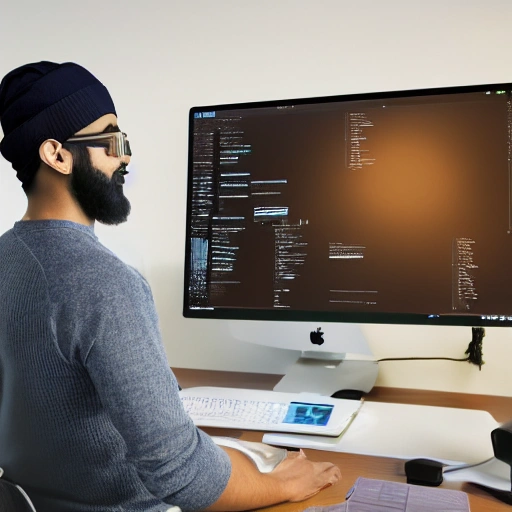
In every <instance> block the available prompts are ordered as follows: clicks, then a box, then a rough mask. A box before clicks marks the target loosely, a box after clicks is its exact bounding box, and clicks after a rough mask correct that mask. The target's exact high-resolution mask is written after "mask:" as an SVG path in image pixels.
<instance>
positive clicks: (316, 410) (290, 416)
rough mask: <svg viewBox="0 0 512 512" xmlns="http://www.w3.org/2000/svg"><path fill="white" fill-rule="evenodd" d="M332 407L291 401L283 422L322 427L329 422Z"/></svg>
mask: <svg viewBox="0 0 512 512" xmlns="http://www.w3.org/2000/svg"><path fill="white" fill-rule="evenodd" d="M333 407H334V406H333V405H322V404H306V403H302V402H292V403H291V404H290V407H289V408H288V411H287V413H286V417H285V418H284V420H283V423H292V424H294V425H319V426H322V427H323V426H325V425H327V423H328V422H329V418H330V417H331V413H332V409H333Z"/></svg>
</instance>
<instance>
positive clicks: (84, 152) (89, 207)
mask: <svg viewBox="0 0 512 512" xmlns="http://www.w3.org/2000/svg"><path fill="white" fill-rule="evenodd" d="M69 150H70V151H71V153H72V155H73V171H72V173H71V180H70V187H71V192H72V193H73V195H74V196H75V198H76V200H77V201H78V204H79V205H80V207H81V208H82V210H83V211H84V213H85V214H86V215H87V217H89V218H90V219H93V220H97V221H98V222H101V223H102V224H109V225H112V224H120V223H122V222H125V221H126V219H127V218H128V215H129V214H130V201H128V199H127V198H126V197H125V195H124V192H123V184H124V174H126V170H125V169H126V164H125V163H121V164H120V165H119V167H118V168H117V169H115V170H114V171H113V172H112V173H111V174H110V173H109V174H110V176H109V174H107V173H106V172H104V171H102V170H101V169H99V168H98V169H97V168H96V167H95V166H94V165H93V163H92V161H91V155H90V153H89V149H88V148H86V147H84V146H76V147H70V148H69Z"/></svg>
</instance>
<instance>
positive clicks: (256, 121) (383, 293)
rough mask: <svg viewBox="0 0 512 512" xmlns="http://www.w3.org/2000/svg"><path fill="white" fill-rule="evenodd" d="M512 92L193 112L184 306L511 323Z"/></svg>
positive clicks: (374, 319)
mask: <svg viewBox="0 0 512 512" xmlns="http://www.w3.org/2000/svg"><path fill="white" fill-rule="evenodd" d="M511 91H512V85H511V84H498V85H496V84H494V85H480V86H466V87H453V88H443V89H425V90H414V91H401V92H386V93H371V94H361V95H350V96H337V97H327V98H309V99H299V100H286V101H272V102H258V103H246V104H232V105H217V106H204V107H194V108H192V109H191V111H190V120H189V123H190V136H189V168H188V173H189V174H188V206H187V208H188V211H187V238H186V261H185V297H184V314H185V316H188V317H214V318H215V317H217V318H233V319H272V320H278V319H283V320H318V321H342V322H343V321H346V322H369V323H411V324H412V323H414V324H442V325H480V326H485V325H512V271H511V269H509V264H511V265H512V234H511V230H512V210H511V206H512V204H511V201H512V199H511V198H512V195H511V191H512V184H511V157H512V146H511V144H512V99H511Z"/></svg>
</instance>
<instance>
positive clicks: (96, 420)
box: [0, 220, 231, 512]
mask: <svg viewBox="0 0 512 512" xmlns="http://www.w3.org/2000/svg"><path fill="white" fill-rule="evenodd" d="M0 467H3V468H4V470H5V473H6V476H8V477H10V478H11V479H13V480H15V481H17V482H18V483H19V484H21V485H22V487H24V488H25V490H26V491H27V493H28V494H29V496H30V497H31V498H32V500H33V502H34V505H35V507H36V509H37V510H38V512H60V511H63V512H64V511H65V512H74V511H80V512H82V511H83V512H85V511H88V512H89V511H98V512H100V511H101V512H111V511H144V512H156V511H164V510H166V509H167V508H168V507H169V506H170V505H171V504H172V505H177V506H179V507H181V508H182V509H183V510H198V509H201V508H205V507H207V506H208V505H210V504H211V503H213V502H214V501H216V499H217V498H218V497H219V496H220V494H221V493H222V491H223V490H224V488H225V486H226V484H227V481H228V479H229V475H230V472H231V466H230V462H229V458H228V457H227V455H226V454H225V453H224V452H223V451H222V450H221V449H220V448H218V447H217V446H216V445H215V444H214V443H213V442H212V441H211V439H210V438H209V437H208V436H206V435H205V434H204V433H202V432H201V431H200V430H198V429H197V428H195V426H194V425H193V423H192V421H191V420H190V418H189V417H188V416H187V414H186V413H185V412H184V410H183V408H182V406H181V401H180V399H179V396H178V386H177V383H176V379H175V377H174V375H173V373H172V371H171V370H170V369H169V365H168V362H167V359H166V355H165V352H164V349H163V347H162V343H161V339H160V333H159V329H158V319H157V315H156V311H155V307H154V303H153V299H152V296H151V291H150V288H149V286H148V284H147V282H146V281H145V280H144V278H143V277H142V276H141V275H140V274H139V273H138V272H137V271H136V270H134V269H133V268H131V267H129V266H127V265H126V264H124V263H123V262H121V261H120V260H119V259H118V258H117V257H116V256H115V255H114V254H113V253H112V252H110V251H109V250H108V249H106V248H105V247H104V246H103V245H101V244H100V243H99V241H98V239H97V237H96V236H95V234H94V231H93V229H92V228H90V227H86V226H83V225H80V224H75V223H72V222H68V221H55V220H50V221H26V222H17V223H16V224H15V226H14V228H13V229H11V230H9V231H8V232H7V233H5V234H4V235H3V236H2V237H0Z"/></svg>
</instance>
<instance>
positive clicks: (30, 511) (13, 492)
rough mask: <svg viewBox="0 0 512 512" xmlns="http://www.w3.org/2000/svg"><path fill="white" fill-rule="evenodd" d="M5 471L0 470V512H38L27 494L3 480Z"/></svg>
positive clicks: (13, 484) (17, 486)
mask: <svg viewBox="0 0 512 512" xmlns="http://www.w3.org/2000/svg"><path fill="white" fill-rule="evenodd" d="M3 475H4V470H3V469H2V468H0V512H36V509H35V508H34V505H32V502H31V501H30V498H29V497H28V496H27V493H26V492H25V491H24V490H23V489H22V488H21V487H20V486H19V485H16V484H15V483H13V482H10V481H8V480H6V479H5V478H2V477H3Z"/></svg>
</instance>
